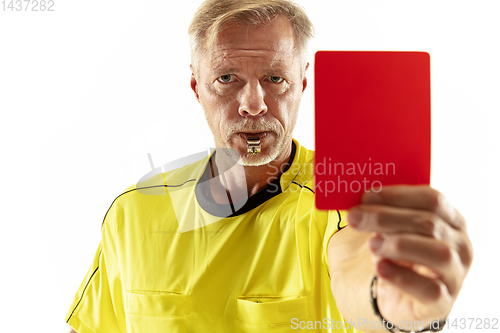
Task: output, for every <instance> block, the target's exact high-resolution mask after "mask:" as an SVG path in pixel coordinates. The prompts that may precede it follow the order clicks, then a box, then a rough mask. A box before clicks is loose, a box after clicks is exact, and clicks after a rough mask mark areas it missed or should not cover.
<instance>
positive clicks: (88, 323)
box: [66, 208, 126, 333]
mask: <svg viewBox="0 0 500 333" xmlns="http://www.w3.org/2000/svg"><path fill="white" fill-rule="evenodd" d="M112 213H113V212H112V208H110V210H109V211H108V213H107V214H106V218H105V219H104V222H103V226H102V240H101V243H100V244H99V247H98V249H97V251H96V254H95V257H94V261H93V262H92V265H91V266H90V268H89V270H88V272H87V274H86V276H85V278H84V280H83V282H82V283H81V285H80V287H79V288H78V291H77V293H76V295H75V297H74V299H73V302H72V304H71V306H70V308H69V310H68V313H67V315H66V322H67V323H68V324H69V325H70V326H71V327H73V329H74V330H76V331H77V332H78V333H100V332H126V327H125V313H124V307H123V296H122V295H123V292H122V284H121V280H120V274H119V265H118V260H117V256H116V251H115V247H114V244H115V242H114V231H113V230H114V221H113V220H114V219H113V216H112V215H113V214H112Z"/></svg>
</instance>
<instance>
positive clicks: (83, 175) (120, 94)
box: [0, 0, 500, 332]
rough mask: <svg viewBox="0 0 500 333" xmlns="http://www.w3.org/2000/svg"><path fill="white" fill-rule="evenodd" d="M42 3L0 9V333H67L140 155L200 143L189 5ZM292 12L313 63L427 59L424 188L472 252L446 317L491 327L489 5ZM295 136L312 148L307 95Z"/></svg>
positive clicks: (196, 148) (367, 5)
mask: <svg viewBox="0 0 500 333" xmlns="http://www.w3.org/2000/svg"><path fill="white" fill-rule="evenodd" d="M54 1H55V6H54V9H55V11H54V12H29V11H28V12H24V11H23V12H10V11H6V12H4V11H0V112H1V130H0V142H1V155H0V156H1V163H0V168H1V170H0V171H1V175H2V181H3V184H4V185H3V186H2V191H1V194H0V195H1V201H0V202H1V211H0V214H1V215H0V218H1V232H0V255H1V274H0V289H1V292H0V302H1V311H0V318H1V320H0V331H1V332H28V331H37V332H67V326H66V324H65V322H64V319H65V315H66V311H67V309H68V307H69V305H70V303H71V300H72V298H73V296H74V294H75V292H76V290H77V288H78V286H79V284H80V282H81V281H82V280H83V278H84V275H85V273H86V271H87V269H88V267H89V265H90V264H91V261H92V259H93V255H94V251H95V250H96V249H97V245H98V242H99V239H100V227H101V222H102V219H103V217H104V214H105V212H106V210H107V209H108V207H109V205H110V204H111V202H112V201H113V199H114V198H115V197H116V196H117V195H118V194H119V193H120V192H121V191H122V190H123V189H125V188H126V187H128V186H129V185H131V184H133V183H135V182H136V181H137V180H138V179H139V178H140V177H141V176H142V175H144V174H145V173H146V172H148V171H149V170H150V169H149V162H148V159H147V153H148V152H149V153H151V155H152V157H153V160H154V162H155V165H157V166H158V165H160V164H163V163H166V162H169V161H172V160H174V159H176V158H180V157H182V156H186V155H188V154H192V153H196V152H200V151H203V150H205V149H206V148H207V147H211V146H213V143H212V142H213V141H212V139H211V135H210V132H209V130H208V128H207V127H206V125H205V120H204V116H203V113H202V111H201V108H200V107H199V105H198V104H197V103H196V101H195V100H194V98H193V95H192V93H191V90H190V89H189V77H190V72H189V47H188V38H187V32H186V31H187V27H188V24H189V22H190V19H191V18H192V15H193V13H194V11H195V10H196V8H197V7H198V5H199V3H200V2H201V1H175V2H174V1H154V0H147V1H141V2H139V1H128V0H125V1H123V0H122V1H117V0H112V1H109V0H108V1H97V0H87V1H75V0H65V1H61V0H54ZM300 3H301V4H303V5H304V6H305V7H306V10H307V13H308V14H309V16H310V18H311V20H312V21H313V23H314V24H315V26H316V38H315V39H314V41H313V42H312V43H311V45H310V46H311V49H310V54H309V59H310V61H311V62H312V60H313V55H314V52H315V51H316V50H320V49H323V50H325V49H332V50H410V51H413V50H415V51H427V52H429V53H430V54H431V62H432V65H431V66H432V112H433V116H432V125H433V127H432V134H433V146H432V163H433V164H432V185H433V186H434V187H435V188H437V189H439V190H440V191H442V192H443V193H445V194H446V195H447V196H448V197H449V198H450V200H451V201H452V202H453V203H454V204H455V205H456V206H457V207H458V208H459V210H460V211H461V212H462V213H463V215H464V216H465V217H466V218H467V221H468V227H469V232H470V236H471V238H472V241H473V243H474V247H475V260H474V264H473V267H472V270H471V272H470V274H469V277H468V278H467V280H466V282H465V285H464V288H463V290H462V293H461V296H460V298H459V300H458V301H457V303H456V305H455V308H454V310H453V312H452V314H451V317H453V318H461V317H464V318H470V317H471V318H490V319H491V318H500V306H499V301H500V283H499V282H498V277H497V275H498V271H499V268H498V265H499V260H498V256H499V253H500V251H499V250H500V245H499V241H498V235H497V234H498V233H499V231H500V228H499V222H500V221H499V217H498V214H497V213H496V211H495V210H496V207H498V203H499V202H500V195H499V192H498V189H499V187H500V181H499V176H498V170H499V167H498V163H499V159H498V155H499V143H500V134H499V131H498V125H499V123H500V115H499V114H500V113H499V112H500V102H499V91H500V83H499V82H500V81H499V78H500V66H499V63H500V62H499V59H500V53H499V51H500V48H499V46H498V45H499V42H498V35H499V32H500V20H499V19H498V14H499V2H498V1H496V0H489V1H487V0H478V1H474V2H473V1H456V0H455V1H451V0H442V1H382V0H370V1H368V0H366V1H359V0H355V1H352V0H351V1H347V0H344V1H326V0H321V1H320V0H318V1H307V2H306V1H305V0H302V1H300ZM0 5H1V4H0ZM0 9H1V8H0ZM309 79H310V82H311V83H312V82H313V79H314V77H313V72H312V71H309ZM295 137H296V138H297V139H298V140H299V142H301V143H302V144H303V145H305V146H306V147H308V148H313V147H314V141H313V86H312V85H310V86H309V89H308V90H307V92H306V95H305V97H304V100H303V104H302V109H301V114H300V117H299V121H298V125H297V128H296V132H295ZM498 327H500V324H499V325H498ZM450 331H457V330H450ZM475 331H477V332H485V330H484V329H483V330H462V331H461V332H475ZM492 332H493V331H492Z"/></svg>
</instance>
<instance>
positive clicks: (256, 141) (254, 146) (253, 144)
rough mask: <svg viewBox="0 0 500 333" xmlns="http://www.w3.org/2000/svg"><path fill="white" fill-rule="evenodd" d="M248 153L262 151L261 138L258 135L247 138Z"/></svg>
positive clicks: (253, 153)
mask: <svg viewBox="0 0 500 333" xmlns="http://www.w3.org/2000/svg"><path fill="white" fill-rule="evenodd" d="M247 153H249V154H252V155H255V154H258V153H260V138H259V137H258V136H252V137H249V138H248V139H247Z"/></svg>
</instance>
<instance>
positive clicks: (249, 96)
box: [238, 80, 267, 117]
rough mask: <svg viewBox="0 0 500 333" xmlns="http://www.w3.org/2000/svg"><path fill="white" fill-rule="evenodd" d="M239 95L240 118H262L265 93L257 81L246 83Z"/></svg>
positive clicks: (265, 106)
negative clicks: (258, 116)
mask: <svg viewBox="0 0 500 333" xmlns="http://www.w3.org/2000/svg"><path fill="white" fill-rule="evenodd" d="M239 95H240V96H239V102H240V107H239V109H238V112H239V114H240V115H241V116H242V117H247V116H257V115H260V116H263V115H264V114H266V112H267V105H266V103H265V102H264V97H265V92H264V89H263V88H262V85H261V84H260V82H259V81H258V80H256V81H249V82H247V83H246V84H245V86H244V87H243V89H242V90H241V91H240V94H239Z"/></svg>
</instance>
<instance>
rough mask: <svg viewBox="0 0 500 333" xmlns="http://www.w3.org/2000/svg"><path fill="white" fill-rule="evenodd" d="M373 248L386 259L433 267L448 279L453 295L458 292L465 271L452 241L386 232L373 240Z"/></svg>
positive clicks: (439, 275)
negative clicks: (449, 242) (451, 243)
mask: <svg viewBox="0 0 500 333" xmlns="http://www.w3.org/2000/svg"><path fill="white" fill-rule="evenodd" d="M370 248H371V250H372V252H373V253H374V254H376V255H377V256H379V257H382V258H384V259H390V260H391V261H396V262H398V261H403V262H409V263H412V267H413V266H415V267H422V266H423V267H425V268H427V269H430V270H431V271H432V272H434V273H436V275H437V276H436V277H437V278H438V279H440V280H442V281H443V282H444V284H445V285H446V286H447V288H448V290H449V293H450V294H452V295H456V294H458V291H459V289H460V285H459V284H460V282H459V281H460V279H461V277H462V276H464V274H463V272H460V271H457V270H460V269H461V265H460V263H459V261H460V258H459V256H458V254H457V252H456V251H454V250H453V249H451V248H450V246H449V244H448V243H446V242H443V241H436V240H434V239H432V238H429V237H424V236H420V235H413V234H382V235H377V236H375V237H373V238H372V239H371V240H370ZM398 266H400V267H401V266H402V265H400V264H399V265H398ZM402 268H403V267H402ZM407 268H409V269H410V270H412V271H413V272H414V273H415V274H417V275H421V276H422V275H425V276H426V277H430V276H431V275H430V274H425V273H423V272H422V271H418V270H417V269H412V268H410V267H407ZM450 272H454V274H450ZM418 273H420V274H418Z"/></svg>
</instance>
